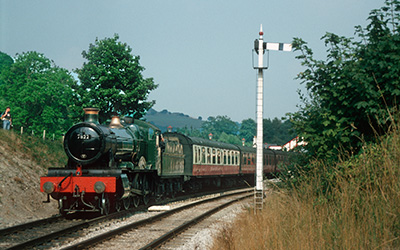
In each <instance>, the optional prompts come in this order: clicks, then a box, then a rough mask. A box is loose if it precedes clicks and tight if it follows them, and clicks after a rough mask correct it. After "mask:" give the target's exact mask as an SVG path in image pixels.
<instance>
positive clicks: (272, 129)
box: [263, 117, 296, 145]
mask: <svg viewBox="0 0 400 250" xmlns="http://www.w3.org/2000/svg"><path fill="white" fill-rule="evenodd" d="M291 126H292V124H291V123H290V121H289V120H286V121H284V122H282V120H280V119H278V118H276V117H275V118H274V119H272V120H271V119H264V120H263V127H264V138H263V140H264V143H268V144H277V145H283V144H285V143H286V142H288V141H290V140H291V139H293V138H294V137H295V136H296V135H294V134H293V133H291Z"/></svg>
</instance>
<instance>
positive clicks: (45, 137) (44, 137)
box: [0, 121, 64, 141]
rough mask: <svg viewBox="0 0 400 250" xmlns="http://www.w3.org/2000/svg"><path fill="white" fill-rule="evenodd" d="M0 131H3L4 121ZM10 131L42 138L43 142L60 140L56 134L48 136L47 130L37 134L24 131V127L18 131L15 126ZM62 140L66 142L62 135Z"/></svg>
mask: <svg viewBox="0 0 400 250" xmlns="http://www.w3.org/2000/svg"><path fill="white" fill-rule="evenodd" d="M0 129H3V122H2V121H1V127H0ZM10 130H13V131H14V132H18V131H20V134H21V135H23V134H29V135H31V136H36V137H41V138H42V139H43V140H46V139H48V140H52V141H55V140H58V139H59V138H60V136H56V135H55V134H54V133H52V134H48V133H47V131H46V130H43V131H40V132H39V133H37V132H36V133H35V131H34V130H31V131H26V129H24V127H20V128H19V129H18V128H16V127H15V126H13V125H12V126H11V127H10ZM61 140H62V141H63V140H64V135H61Z"/></svg>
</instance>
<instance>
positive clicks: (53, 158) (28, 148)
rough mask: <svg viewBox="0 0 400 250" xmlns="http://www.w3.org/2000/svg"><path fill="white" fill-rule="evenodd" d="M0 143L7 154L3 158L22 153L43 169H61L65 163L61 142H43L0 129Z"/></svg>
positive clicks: (65, 158) (33, 137) (36, 138)
mask: <svg viewBox="0 0 400 250" xmlns="http://www.w3.org/2000/svg"><path fill="white" fill-rule="evenodd" d="M0 141H1V143H2V146H3V147H5V150H6V152H8V154H6V155H5V157H12V155H13V153H15V152H22V153H23V154H24V155H25V157H26V158H29V159H31V160H33V161H34V162H36V163H37V164H38V165H40V166H42V167H43V168H45V169H47V168H49V167H63V166H64V165H65V164H66V162H67V157H66V155H65V152H64V149H63V145H62V141H61V140H56V141H51V140H43V139H42V138H38V137H35V136H31V135H20V134H19V133H15V132H14V131H12V130H3V129H0Z"/></svg>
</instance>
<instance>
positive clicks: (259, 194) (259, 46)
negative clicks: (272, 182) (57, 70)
mask: <svg viewBox="0 0 400 250" xmlns="http://www.w3.org/2000/svg"><path fill="white" fill-rule="evenodd" d="M259 35H260V37H259V39H258V41H257V40H256V41H255V43H254V46H255V48H254V49H255V50H256V52H257V54H258V67H254V68H255V69H257V70H258V74H257V138H256V144H257V155H256V187H255V193H254V198H255V200H254V201H255V206H254V207H255V211H256V210H257V209H262V206H263V151H264V143H263V135H264V133H263V105H264V100H263V89H264V76H263V71H264V69H267V68H268V67H264V52H265V50H281V51H291V50H292V45H291V44H287V43H265V42H264V38H263V35H264V32H263V30H262V25H261V27H260V32H259Z"/></svg>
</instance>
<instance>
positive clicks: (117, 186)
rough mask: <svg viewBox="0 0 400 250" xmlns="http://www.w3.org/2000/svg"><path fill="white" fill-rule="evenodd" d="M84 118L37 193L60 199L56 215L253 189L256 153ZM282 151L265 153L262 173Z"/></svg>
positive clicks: (135, 124)
mask: <svg viewBox="0 0 400 250" xmlns="http://www.w3.org/2000/svg"><path fill="white" fill-rule="evenodd" d="M84 111H85V118H84V121H83V122H81V123H78V124H76V125H74V126H72V127H71V128H70V129H69V130H68V132H67V133H66V134H65V138H64V149H65V152H66V154H67V156H68V162H67V164H66V166H65V167H64V168H49V169H48V174H47V176H43V177H41V179H40V190H41V192H44V193H46V194H47V197H48V199H47V202H50V197H52V198H53V199H55V200H57V201H58V204H59V211H60V213H61V214H62V215H66V214H67V213H71V212H97V213H100V214H108V213H110V212H111V211H114V210H117V211H118V210H121V209H129V208H130V207H131V206H134V207H137V206H139V204H140V203H143V204H147V203H148V202H149V200H150V199H152V198H156V199H162V198H163V197H166V196H175V195H176V194H178V193H182V192H193V191H198V190H201V189H203V188H219V187H223V186H224V187H232V186H236V185H241V184H243V183H245V182H247V183H250V184H254V173H255V158H256V151H255V149H254V148H248V147H241V146H236V145H232V144H227V143H221V142H216V141H211V140H205V139H201V138H195V137H189V136H185V135H183V134H180V133H173V132H167V133H164V134H161V131H160V130H159V129H158V128H157V127H156V126H154V125H152V124H149V123H147V122H144V121H141V120H133V119H131V118H130V119H129V118H125V119H123V120H121V119H120V118H119V117H118V116H114V117H113V118H112V120H111V122H110V124H109V125H107V126H105V125H101V124H100V123H99V121H98V113H99V110H98V109H96V108H86V109H84ZM287 157H288V156H287V153H286V152H281V151H272V150H267V149H265V150H264V159H263V162H264V173H266V174H267V173H273V172H276V171H279V170H278V168H277V167H278V165H279V164H280V163H285V162H286V161H287Z"/></svg>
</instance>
